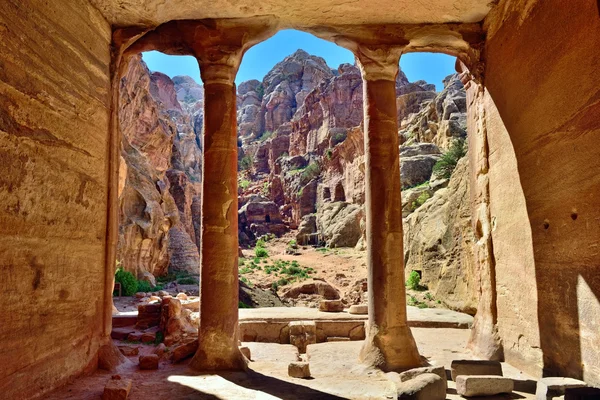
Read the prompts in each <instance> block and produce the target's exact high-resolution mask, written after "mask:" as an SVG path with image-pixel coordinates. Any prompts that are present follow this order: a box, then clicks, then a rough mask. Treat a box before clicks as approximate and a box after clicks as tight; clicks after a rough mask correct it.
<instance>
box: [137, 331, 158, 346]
mask: <svg viewBox="0 0 600 400" xmlns="http://www.w3.org/2000/svg"><path fill="white" fill-rule="evenodd" d="M140 340H141V341H142V343H154V341H156V332H144V333H143V334H142V336H141V337H140Z"/></svg>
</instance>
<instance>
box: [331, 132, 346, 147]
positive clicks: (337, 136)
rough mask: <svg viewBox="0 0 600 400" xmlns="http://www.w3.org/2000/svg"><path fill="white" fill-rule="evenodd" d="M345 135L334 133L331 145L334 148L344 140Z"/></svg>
mask: <svg viewBox="0 0 600 400" xmlns="http://www.w3.org/2000/svg"><path fill="white" fill-rule="evenodd" d="M346 136H347V135H346V134H345V133H341V132H339V133H336V134H335V135H333V137H332V138H331V145H332V146H335V145H336V144H338V143H341V142H343V141H344V140H346Z"/></svg>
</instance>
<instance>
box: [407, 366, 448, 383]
mask: <svg viewBox="0 0 600 400" xmlns="http://www.w3.org/2000/svg"><path fill="white" fill-rule="evenodd" d="M423 374H436V375H437V376H439V377H440V378H442V380H443V381H444V385H445V386H446V387H448V379H447V377H446V369H445V368H444V366H438V367H435V366H430V367H421V368H413V369H409V370H408V371H404V372H402V373H400V375H399V379H400V382H406V381H409V380H411V379H414V378H416V377H417V376H419V375H423Z"/></svg>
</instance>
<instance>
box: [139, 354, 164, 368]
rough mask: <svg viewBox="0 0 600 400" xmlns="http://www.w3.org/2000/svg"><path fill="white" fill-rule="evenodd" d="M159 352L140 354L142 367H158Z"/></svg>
mask: <svg viewBox="0 0 600 400" xmlns="http://www.w3.org/2000/svg"><path fill="white" fill-rule="evenodd" d="M158 360H159V357H158V354H149V355H146V356H140V358H139V362H140V369H144V370H150V369H158Z"/></svg>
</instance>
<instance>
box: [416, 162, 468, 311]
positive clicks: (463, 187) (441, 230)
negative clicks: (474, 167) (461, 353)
mask: <svg viewBox="0 0 600 400" xmlns="http://www.w3.org/2000/svg"><path fill="white" fill-rule="evenodd" d="M474 241H475V237H474V234H473V231H472V228H471V202H470V192H469V164H468V161H467V158H466V157H465V158H462V159H461V161H459V163H458V165H457V167H456V169H455V170H454V172H453V174H452V178H451V179H450V184H449V185H448V187H447V188H444V189H440V190H438V191H437V192H435V194H433V196H432V197H431V198H430V199H429V200H427V201H426V202H425V203H424V204H423V205H422V206H420V207H419V208H417V209H416V211H414V212H413V213H412V214H410V215H409V216H408V218H406V219H405V220H404V262H405V271H406V274H407V277H408V275H409V274H410V272H411V271H419V272H420V273H421V282H422V283H423V284H425V285H427V286H428V288H429V290H430V292H432V294H433V295H434V297H435V298H439V299H443V300H442V301H443V302H444V304H445V305H447V306H448V307H450V308H452V309H455V310H459V311H462V312H467V313H469V314H475V311H476V310H477V303H478V300H479V293H478V290H479V281H478V279H479V278H478V269H477V267H476V262H475V254H474Z"/></svg>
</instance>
